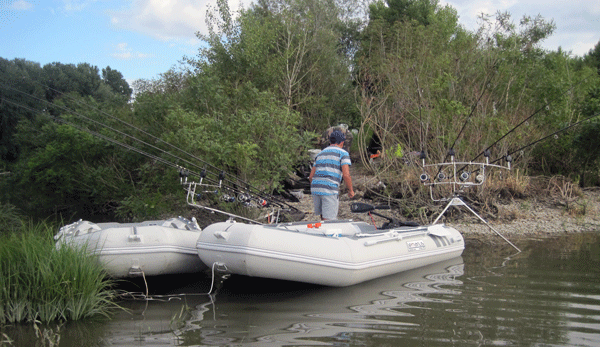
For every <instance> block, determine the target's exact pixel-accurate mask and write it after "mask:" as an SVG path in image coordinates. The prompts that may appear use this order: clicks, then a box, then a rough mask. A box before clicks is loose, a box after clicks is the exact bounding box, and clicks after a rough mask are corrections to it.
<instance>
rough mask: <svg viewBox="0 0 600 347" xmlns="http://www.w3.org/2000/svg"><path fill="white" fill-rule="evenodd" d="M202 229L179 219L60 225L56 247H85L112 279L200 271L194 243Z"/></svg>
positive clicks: (201, 264)
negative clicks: (66, 245)
mask: <svg viewBox="0 0 600 347" xmlns="http://www.w3.org/2000/svg"><path fill="white" fill-rule="evenodd" d="M200 232H201V228H200V227H199V226H198V224H197V223H196V222H195V221H190V220H188V219H185V218H182V217H179V218H172V219H168V220H159V221H146V222H141V223H123V224H121V223H98V224H96V223H91V222H88V221H83V220H80V221H78V222H75V223H72V224H69V225H66V226H63V227H62V228H60V230H59V232H58V233H57V234H56V236H54V238H55V240H56V241H57V243H56V246H57V247H61V246H63V245H65V244H68V245H71V246H73V245H74V246H85V247H87V250H88V252H89V253H90V254H92V255H95V256H97V258H98V261H99V262H100V263H101V264H102V266H103V267H104V269H105V270H106V272H107V273H108V274H109V275H111V276H113V277H118V278H119V277H137V276H142V275H145V276H156V275H166V274H181V273H195V272H200V271H202V270H204V269H206V267H205V266H204V264H203V263H202V261H201V260H200V259H199V258H198V251H197V250H196V241H197V240H198V236H199V235H200Z"/></svg>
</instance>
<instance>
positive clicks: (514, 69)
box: [0, 0, 600, 220]
mask: <svg viewBox="0 0 600 347" xmlns="http://www.w3.org/2000/svg"><path fill="white" fill-rule="evenodd" d="M362 5H363V3H359V2H356V1H353V0H344V1H341V0H336V1H318V0H259V1H257V2H254V3H252V4H251V5H249V6H248V7H247V8H241V9H240V10H236V11H234V10H232V9H230V8H229V4H228V2H227V1H226V0H218V1H217V3H216V5H215V7H213V8H211V9H210V11H209V13H208V16H207V21H208V23H207V24H208V28H209V32H208V34H206V35H201V34H198V37H199V38H200V39H202V40H203V41H204V43H205V45H203V46H202V48H201V49H200V50H199V52H198V55H197V56H196V57H192V58H185V63H184V64H182V65H181V66H180V67H178V68H173V69H171V70H169V71H166V72H164V73H162V74H160V75H159V76H158V77H157V78H156V79H152V80H139V81H136V82H135V83H134V87H135V90H136V95H135V100H133V101H132V102H131V103H130V98H131V95H132V88H130V87H129V84H128V83H127V82H126V81H125V80H124V79H123V76H122V75H121V73H120V72H118V71H116V70H113V69H111V68H110V67H106V68H104V69H102V70H100V69H98V68H97V67H95V66H92V65H90V64H87V63H81V64H77V65H73V64H62V63H58V62H56V63H52V64H47V65H45V66H40V65H39V64H37V63H34V62H29V61H26V60H24V59H15V60H12V61H9V60H5V59H1V58H0V135H1V137H0V158H1V160H2V162H0V167H1V168H2V170H3V171H6V172H11V174H10V175H3V176H2V177H1V178H0V191H1V193H2V195H0V199H1V200H2V202H3V203H4V202H6V203H9V204H10V205H8V204H6V203H5V205H3V206H14V207H15V208H18V209H19V210H20V211H23V213H24V214H25V215H28V216H34V215H37V216H39V217H41V218H44V217H47V216H48V215H55V216H57V218H61V217H62V218H63V219H66V220H68V219H71V218H85V217H87V216H94V217H96V219H97V218H100V217H104V218H107V219H113V218H120V219H123V220H140V219H146V218H159V217H161V216H164V215H165V214H167V213H172V211H173V209H174V208H177V207H180V205H178V203H177V202H178V201H179V202H180V200H181V199H180V197H178V195H177V194H181V188H180V187H178V185H177V180H176V177H174V176H175V175H176V173H175V172H173V171H174V170H173V167H167V166H166V165H163V164H165V163H166V164H170V165H171V166H174V165H181V166H188V165H192V166H196V167H199V168H201V167H206V166H212V167H217V168H218V169H219V170H225V171H227V172H228V173H230V174H233V175H235V176H236V177H238V179H239V180H240V181H243V182H244V184H252V185H253V186H256V187H259V188H260V189H264V190H268V191H270V190H272V189H278V188H279V186H280V182H282V180H283V178H284V177H286V175H288V173H289V172H291V171H293V169H294V167H295V166H297V165H298V164H302V163H303V161H304V160H305V159H306V156H305V152H306V151H305V149H307V148H308V147H311V137H312V136H313V134H315V133H317V134H318V133H322V132H323V130H325V129H327V128H328V127H330V126H332V125H337V124H339V123H346V124H349V125H350V127H352V128H358V129H359V130H360V133H359V136H357V137H356V138H357V139H358V141H355V143H356V142H358V146H357V147H358V149H359V150H360V152H361V153H360V154H361V158H366V153H364V152H365V150H366V147H367V141H369V139H370V137H371V136H370V134H375V135H376V136H377V137H378V138H379V139H380V140H381V145H382V147H383V151H384V155H382V156H381V157H380V162H382V165H380V166H378V167H377V168H375V167H373V170H374V171H375V172H376V173H377V175H379V176H380V177H379V178H380V179H382V180H385V181H386V182H389V183H390V185H388V187H394V185H396V186H401V190H402V191H405V192H408V193H407V195H411V194H413V195H414V194H419V193H420V192H419V190H418V189H413V185H414V183H415V182H414V181H415V180H416V179H417V178H418V176H419V173H418V172H416V171H417V170H418V165H415V164H419V160H417V159H418V153H419V152H420V151H424V152H426V153H427V155H428V157H429V160H430V161H431V162H434V161H444V160H445V159H446V156H447V153H448V151H449V150H450V149H452V150H454V152H455V153H456V156H457V158H458V159H460V160H477V159H480V157H481V155H482V151H483V150H484V149H486V148H489V149H490V150H491V152H492V159H494V158H502V157H504V156H505V155H506V154H508V153H512V154H514V156H515V157H516V162H515V164H516V165H517V167H518V168H519V170H520V172H527V171H530V172H532V173H541V174H561V175H564V176H567V177H571V178H577V179H579V180H580V184H584V183H585V184H588V183H586V182H594V180H593V179H592V178H594V177H595V175H596V176H597V174H596V171H597V169H598V160H597V157H598V154H597V151H595V149H596V148H595V147H593V145H594V141H595V139H597V135H598V134H597V124H596V121H595V120H594V119H593V117H592V116H593V115H594V112H597V103H598V102H597V100H598V95H597V94H598V92H597V87H595V86H597V84H598V80H599V78H600V77H599V75H598V59H597V58H598V46H596V47H595V48H594V49H593V50H591V51H590V52H589V53H588V54H586V55H585V56H584V57H583V58H573V57H572V56H571V55H570V54H569V52H563V51H562V50H560V49H559V50H558V51H552V52H548V51H545V50H543V49H542V48H541V47H540V42H542V41H543V40H544V39H546V38H548V37H549V36H550V35H552V33H553V31H554V27H555V26H554V23H553V21H551V20H550V21H548V20H546V19H544V18H542V17H540V16H537V17H529V16H525V17H523V18H521V19H520V20H519V21H518V22H517V23H516V24H515V23H513V21H512V19H511V16H510V14H508V13H497V14H496V15H495V16H483V17H482V18H481V22H480V27H479V29H478V30H477V31H475V32H471V31H467V30H465V29H464V28H463V27H461V26H460V25H459V22H458V14H457V11H456V10H455V9H454V8H452V7H450V6H442V5H440V2H439V1H437V0H388V1H385V2H384V1H377V2H374V3H371V4H370V6H368V9H367V11H368V13H367V14H368V19H365V18H364V17H361V15H360V10H361V9H363V8H364V7H363V6H362ZM595 88H596V89H595ZM588 117H592V118H590V122H587V123H585V124H580V126H578V127H572V128H570V129H569V131H561V129H565V128H567V127H571V126H572V125H574V124H579V122H581V121H582V120H583V119H586V118H588ZM554 132H557V135H556V137H554V136H552V137H549V138H548V139H547V140H545V141H543V142H540V143H537V144H536V145H535V146H533V145H532V144H534V143H536V142H537V140H539V139H541V138H544V137H547V136H548V135H549V134H553V133H554ZM92 134H93V135H92ZM94 135H95V136H94ZM107 140H108V141H107ZM400 149H401V150H400ZM365 164H367V165H369V163H368V162H367V160H365ZM171 178H173V179H171ZM417 185H418V182H417ZM389 189H392V188H389ZM402 194H404V193H402ZM180 203H181V202H180ZM7 211H9V212H10V210H9V209H8V210H7Z"/></svg>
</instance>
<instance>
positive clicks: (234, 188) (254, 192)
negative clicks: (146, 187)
mask: <svg viewBox="0 0 600 347" xmlns="http://www.w3.org/2000/svg"><path fill="white" fill-rule="evenodd" d="M4 87H5V88H8V89H11V90H14V91H16V92H18V93H21V94H24V95H26V96H28V97H30V98H33V99H35V100H37V101H41V102H43V103H45V104H47V105H49V106H53V107H57V108H59V109H62V110H64V111H66V112H69V113H71V114H73V115H76V116H78V117H80V118H82V119H84V120H87V121H89V122H91V123H93V124H96V125H99V126H101V127H105V128H107V129H109V130H111V131H113V132H115V133H117V134H120V135H122V136H125V137H127V138H129V139H131V140H133V141H136V142H139V143H141V144H143V145H146V146H149V147H151V148H153V149H155V150H157V151H159V152H162V153H164V154H166V155H169V156H171V157H173V158H175V159H178V160H180V161H183V162H187V163H188V164H190V165H192V166H196V167H198V168H200V167H199V166H198V165H196V164H195V163H192V162H190V161H189V160H186V159H184V158H181V157H178V156H176V155H173V154H172V153H169V152H167V151H165V150H163V149H161V148H159V147H156V146H154V145H152V144H149V143H147V142H144V141H142V140H140V139H138V138H136V137H134V136H131V135H129V134H127V133H124V132H122V131H119V130H117V129H114V128H112V127H110V126H108V125H106V124H104V123H101V122H98V121H96V120H93V119H91V118H89V117H86V116H84V115H82V114H80V113H79V112H75V111H73V110H72V109H69V108H67V107H64V106H60V105H55V104H53V103H50V102H49V101H47V100H44V99H41V98H38V97H36V96H33V95H30V94H28V93H25V92H22V91H20V90H18V89H16V88H13V87H10V86H7V85H4ZM50 89H52V88H50ZM53 90H54V89H53ZM54 91H56V90H54ZM56 92H58V91H56ZM59 93H60V92H59ZM3 100H5V101H6V102H8V103H11V104H13V105H15V106H18V107H21V108H24V109H26V110H28V111H30V112H34V113H39V114H42V115H45V116H49V117H52V118H53V119H54V120H55V121H60V122H61V123H64V124H67V125H70V126H73V127H75V128H77V129H79V130H81V131H85V132H88V133H90V134H92V135H94V136H97V137H99V138H102V139H104V140H106V141H108V142H111V143H113V144H116V145H119V146H122V147H124V148H127V149H129V150H133V151H135V152H137V153H139V154H142V155H144V156H147V157H149V158H151V159H154V160H157V161H159V162H161V163H163V164H166V165H168V166H171V167H175V168H177V169H179V170H180V176H181V175H182V171H181V170H182V166H180V165H177V164H175V163H173V162H171V161H168V160H166V159H163V158H160V157H158V156H156V155H152V154H150V153H148V152H145V151H142V150H140V149H138V148H136V147H134V146H130V145H127V144H125V143H122V142H120V141H117V140H115V139H112V138H109V137H107V136H104V135H102V134H99V133H97V132H94V131H92V130H90V129H87V128H85V127H80V126H77V125H76V124H75V123H73V122H68V121H66V120H64V119H60V118H57V117H53V116H50V115H48V114H47V113H45V112H43V111H41V110H36V109H33V108H30V107H28V106H25V105H22V104H20V103H17V102H14V101H11V100H8V99H6V98H5V97H4V98H3ZM74 101H76V102H78V101H77V100H74ZM78 103H79V104H81V103H80V102H78ZM84 105H85V106H88V107H92V106H89V105H87V104H85V103H84ZM98 111H100V112H102V113H103V114H105V115H107V116H109V117H111V118H113V119H117V120H118V118H116V117H114V116H112V115H110V114H107V113H105V112H103V111H101V110H98ZM121 123H123V124H126V125H129V126H130V127H132V128H134V129H137V130H139V131H141V132H144V131H143V130H141V129H139V128H136V127H135V126H133V125H131V124H129V123H127V122H124V121H121ZM144 133H145V134H147V135H148V136H150V137H152V138H154V139H156V140H159V141H160V142H162V143H165V144H167V145H169V146H171V147H172V148H176V149H177V147H175V146H173V145H171V144H169V143H167V142H165V141H163V140H161V139H159V138H157V137H155V136H153V135H151V134H148V133H147V132H144ZM179 150H180V151H182V152H184V153H186V154H188V155H190V156H192V155H191V154H189V153H187V152H185V151H183V150H181V149H179ZM192 157H194V156H192ZM194 158H195V157H194ZM197 159H199V158H197ZM199 160H200V159H199ZM200 161H201V160H200ZM202 162H204V161H202ZM209 166H211V167H213V168H215V167H214V166H212V165H210V164H209ZM185 172H186V176H187V175H190V174H192V175H196V176H201V175H203V179H206V180H208V181H209V182H211V183H213V184H217V182H219V184H220V185H221V184H222V182H223V181H225V183H228V184H230V185H231V186H230V187H224V188H225V189H227V190H230V191H234V192H235V193H237V194H241V195H248V194H250V195H254V196H257V197H258V198H260V199H262V200H269V201H271V203H272V204H275V205H278V206H280V207H287V208H293V209H295V208H294V207H292V206H290V205H289V204H287V203H285V202H282V201H281V200H279V199H277V198H275V197H273V196H272V195H270V194H267V193H264V192H262V191H260V190H258V189H257V188H254V187H252V186H251V185H249V184H248V183H246V182H243V181H242V180H239V179H238V182H233V181H231V180H224V174H225V173H224V171H221V173H219V174H213V173H212V172H207V170H206V168H202V173H198V172H194V171H191V170H189V169H185ZM207 173H208V174H211V175H214V176H215V177H216V176H219V177H220V179H219V181H217V180H216V179H213V178H210V177H208V175H207ZM221 176H222V177H221ZM244 185H245V186H246V188H237V187H238V186H244Z"/></svg>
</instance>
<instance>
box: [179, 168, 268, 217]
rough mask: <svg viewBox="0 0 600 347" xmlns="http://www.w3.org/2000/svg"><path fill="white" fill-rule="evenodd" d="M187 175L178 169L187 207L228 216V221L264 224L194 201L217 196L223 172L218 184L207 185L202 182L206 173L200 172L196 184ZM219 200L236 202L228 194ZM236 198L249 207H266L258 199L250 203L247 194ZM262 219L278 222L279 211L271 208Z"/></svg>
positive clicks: (265, 204) (186, 172)
mask: <svg viewBox="0 0 600 347" xmlns="http://www.w3.org/2000/svg"><path fill="white" fill-rule="evenodd" d="M188 175H189V171H187V170H186V169H185V168H180V171H179V177H180V183H181V184H182V185H183V186H184V190H185V191H186V193H187V196H186V202H187V204H188V205H189V206H192V207H195V208H200V209H203V210H206V211H209V212H211V213H219V214H222V215H225V216H228V217H229V218H230V219H240V220H243V221H246V222H249V223H253V224H264V223H261V222H259V221H256V220H254V219H250V218H246V217H243V216H240V215H237V214H234V213H230V212H226V211H223V210H220V209H217V208H213V207H208V206H205V205H204V204H201V203H199V202H198V201H196V198H198V199H200V197H201V196H202V193H211V194H219V190H220V189H222V188H223V180H224V178H225V173H224V172H221V173H220V174H219V181H218V184H207V183H204V182H203V181H204V179H205V178H206V171H202V172H201V173H200V179H199V180H198V182H194V181H188ZM234 195H235V194H234ZM220 198H221V200H222V201H225V202H234V201H236V198H235V196H231V195H229V194H223V195H222V196H221V197H220ZM237 198H238V201H243V202H244V203H247V204H250V205H252V204H254V205H255V207H266V206H267V202H266V200H264V199H260V200H259V201H257V202H256V203H254V202H251V197H250V196H249V195H247V194H243V193H240V194H239V195H238V197H237ZM264 218H265V219H267V220H269V222H271V221H279V218H280V211H279V210H277V211H276V210H275V209H274V208H273V209H272V211H271V212H269V213H267V214H266V215H265V216H264Z"/></svg>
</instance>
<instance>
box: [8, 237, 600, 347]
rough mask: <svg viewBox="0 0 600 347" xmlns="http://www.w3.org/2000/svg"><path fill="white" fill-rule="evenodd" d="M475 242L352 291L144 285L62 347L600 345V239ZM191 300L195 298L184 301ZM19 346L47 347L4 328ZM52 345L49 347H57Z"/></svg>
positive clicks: (179, 281)
mask: <svg viewBox="0 0 600 347" xmlns="http://www.w3.org/2000/svg"><path fill="white" fill-rule="evenodd" d="M519 246H520V248H521V249H522V250H523V252H522V253H519V254H517V255H514V252H513V251H512V250H511V249H510V248H503V246H499V245H498V244H494V243H477V242H475V241H473V243H471V244H468V246H467V250H466V251H465V253H464V254H463V257H462V258H460V257H459V258H456V259H453V260H451V261H448V262H443V263H438V264H434V265H431V266H428V267H424V268H420V269H416V270H412V271H407V272H404V273H400V274H397V275H393V276H389V277H385V278H381V279H377V280H373V281H369V282H366V283H362V284H359V285H355V286H351V287H346V288H331V287H322V286H315V285H308V284H302V283H295V282H283V281H275V280H266V279H256V278H249V277H243V276H232V277H230V278H228V279H226V280H224V281H223V282H222V283H220V282H218V283H217V284H216V286H215V288H216V289H217V291H216V294H213V295H206V293H207V292H208V291H209V290H210V288H211V286H212V283H211V276H210V274H208V275H207V274H202V275H193V276H183V277H182V276H161V277H156V278H148V279H146V282H144V281H143V280H142V279H135V280H132V281H129V282H127V283H122V284H121V289H126V290H128V291H134V292H145V290H146V285H147V287H148V293H149V294H150V295H154V296H153V300H150V301H138V300H124V301H122V302H121V305H122V306H123V307H124V308H126V309H127V311H121V312H117V313H116V314H115V315H114V317H112V319H110V320H103V321H89V320H88V321H83V322H76V323H68V324H65V325H64V326H63V327H61V330H60V332H59V334H60V346H321V345H322V346H397V345H399V344H402V345H403V346H465V345H466V346H496V345H509V346H540V345H543V346H596V345H600V295H599V293H600V238H599V237H598V235H597V234H576V235H571V236H568V237H560V238H555V239H543V240H521V241H520V243H519ZM182 293H185V294H186V295H180V294H182ZM2 332H3V333H5V334H6V335H7V336H9V337H10V338H12V339H13V340H14V343H13V345H15V346H34V345H42V344H40V343H39V339H38V340H36V339H35V337H33V338H32V337H31V335H32V332H33V331H32V329H31V328H30V327H23V326H21V327H5V328H3V329H2ZM47 345H48V344H47Z"/></svg>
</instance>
